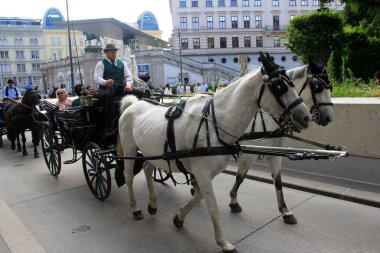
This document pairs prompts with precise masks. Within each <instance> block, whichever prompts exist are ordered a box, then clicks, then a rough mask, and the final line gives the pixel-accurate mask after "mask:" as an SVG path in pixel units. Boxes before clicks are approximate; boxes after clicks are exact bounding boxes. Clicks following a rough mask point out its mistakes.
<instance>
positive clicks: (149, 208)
mask: <svg viewBox="0 0 380 253" xmlns="http://www.w3.org/2000/svg"><path fill="white" fill-rule="evenodd" d="M148 213H149V214H150V215H155V214H156V213H157V208H153V207H152V206H151V205H150V203H149V205H148Z"/></svg>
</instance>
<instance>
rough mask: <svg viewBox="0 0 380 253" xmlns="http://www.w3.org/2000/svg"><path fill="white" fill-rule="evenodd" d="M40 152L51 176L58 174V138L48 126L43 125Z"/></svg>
mask: <svg viewBox="0 0 380 253" xmlns="http://www.w3.org/2000/svg"><path fill="white" fill-rule="evenodd" d="M41 146H42V153H43V155H44V158H45V162H46V165H47V167H48V169H49V171H50V174H52V175H53V176H55V177H56V176H58V175H59V173H60V172H61V152H60V149H59V143H58V138H57V136H56V135H55V134H54V131H53V129H52V128H51V127H49V126H43V128H42V138H41Z"/></svg>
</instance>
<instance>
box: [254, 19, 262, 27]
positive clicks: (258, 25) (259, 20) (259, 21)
mask: <svg viewBox="0 0 380 253" xmlns="http://www.w3.org/2000/svg"><path fill="white" fill-rule="evenodd" d="M255 21H256V22H255V25H256V28H262V27H263V20H262V17H261V16H256V17H255Z"/></svg>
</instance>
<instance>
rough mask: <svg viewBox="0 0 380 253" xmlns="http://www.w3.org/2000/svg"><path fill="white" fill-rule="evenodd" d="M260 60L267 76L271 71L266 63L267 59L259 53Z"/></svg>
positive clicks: (268, 63)
mask: <svg viewBox="0 0 380 253" xmlns="http://www.w3.org/2000/svg"><path fill="white" fill-rule="evenodd" d="M260 59H261V63H262V64H263V66H264V70H265V72H266V73H267V74H270V70H271V67H270V62H269V61H268V59H267V58H266V57H265V55H264V54H263V53H262V52H261V51H260Z"/></svg>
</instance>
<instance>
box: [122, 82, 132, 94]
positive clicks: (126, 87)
mask: <svg viewBox="0 0 380 253" xmlns="http://www.w3.org/2000/svg"><path fill="white" fill-rule="evenodd" d="M124 91H125V92H132V86H131V85H128V84H127V85H125V87H124Z"/></svg>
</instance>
